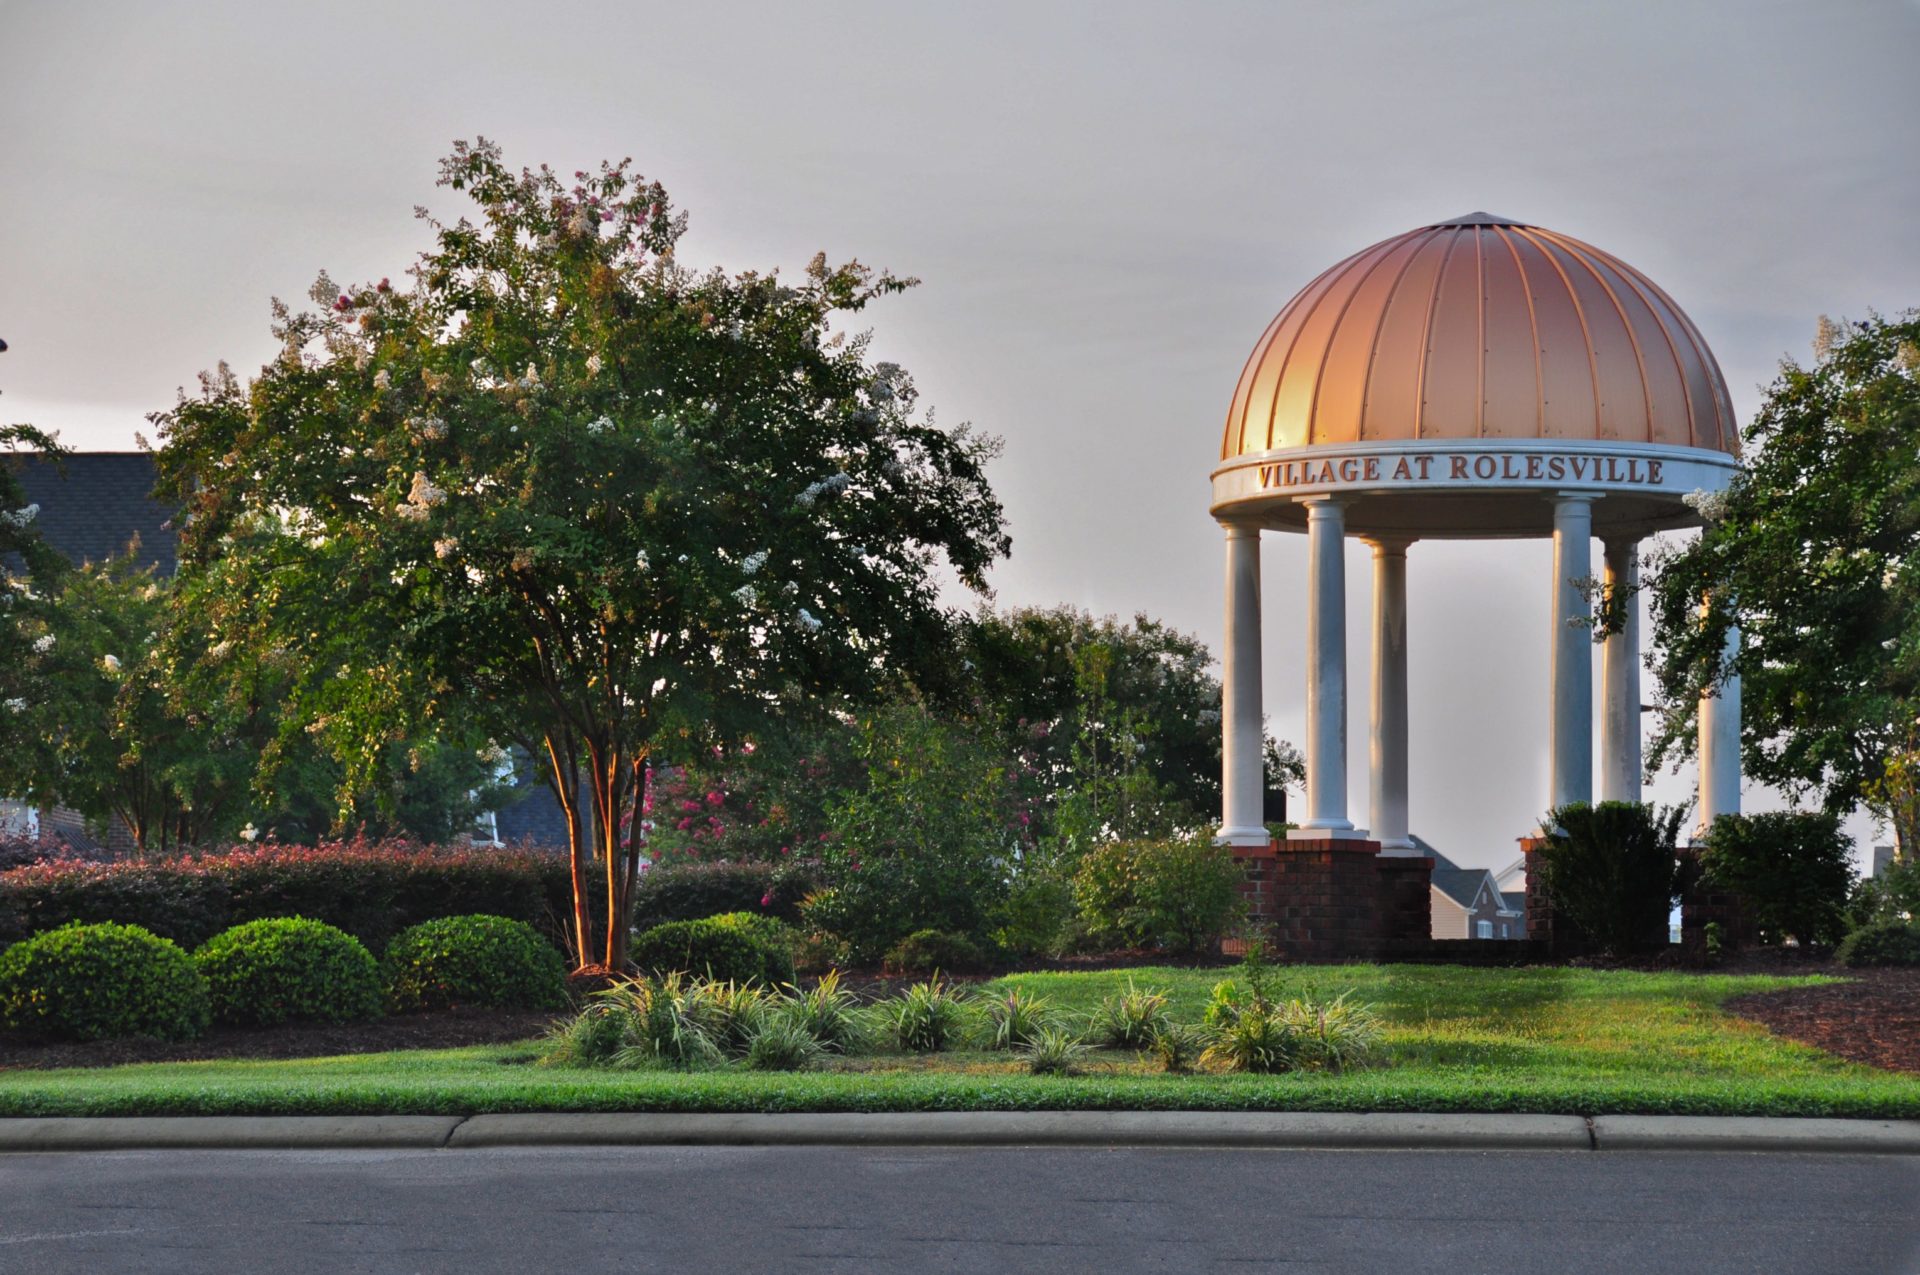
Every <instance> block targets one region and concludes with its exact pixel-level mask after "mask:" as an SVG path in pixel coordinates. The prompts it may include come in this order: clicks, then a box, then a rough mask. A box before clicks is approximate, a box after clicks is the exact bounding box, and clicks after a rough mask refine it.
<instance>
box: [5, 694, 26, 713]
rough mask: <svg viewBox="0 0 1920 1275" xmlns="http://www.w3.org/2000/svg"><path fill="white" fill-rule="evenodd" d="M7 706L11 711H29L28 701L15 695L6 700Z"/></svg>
mask: <svg viewBox="0 0 1920 1275" xmlns="http://www.w3.org/2000/svg"><path fill="white" fill-rule="evenodd" d="M6 708H7V711H8V712H9V713H24V712H26V711H27V701H25V700H23V699H21V698H19V697H18V696H15V697H14V698H13V699H10V700H8V701H6Z"/></svg>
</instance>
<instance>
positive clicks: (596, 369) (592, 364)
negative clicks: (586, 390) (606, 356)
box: [587, 354, 606, 376]
mask: <svg viewBox="0 0 1920 1275" xmlns="http://www.w3.org/2000/svg"><path fill="white" fill-rule="evenodd" d="M604 366H606V365H605V364H604V363H602V362H601V361H600V356H599V355H598V354H589V355H587V375H588V376H598V375H600V369H601V368H602V367H604Z"/></svg>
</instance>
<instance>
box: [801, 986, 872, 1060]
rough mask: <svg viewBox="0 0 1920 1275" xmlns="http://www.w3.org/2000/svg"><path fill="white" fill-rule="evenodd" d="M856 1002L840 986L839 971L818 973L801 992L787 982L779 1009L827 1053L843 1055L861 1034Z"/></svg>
mask: <svg viewBox="0 0 1920 1275" xmlns="http://www.w3.org/2000/svg"><path fill="white" fill-rule="evenodd" d="M857 1010H858V1005H857V1003H856V1002H855V1000H854V998H853V993H851V992H849V991H848V990H847V989H846V988H844V987H842V986H841V985H840V971H839V970H829V971H827V972H826V973H825V974H822V975H821V976H820V978H819V981H817V982H816V983H815V984H814V985H813V986H812V987H809V988H807V989H805V990H804V991H803V990H801V989H800V988H798V987H795V986H793V985H792V984H788V985H787V995H786V998H785V1003H784V1004H783V1006H782V1007H781V1012H782V1013H783V1014H784V1015H785V1016H786V1017H787V1019H788V1020H789V1021H791V1022H794V1023H797V1024H799V1025H800V1026H801V1027H803V1028H804V1029H805V1030H806V1032H807V1034H808V1035H809V1036H811V1037H813V1039H814V1041H815V1042H816V1043H818V1044H819V1046H820V1048H822V1049H824V1050H826V1051H827V1052H828V1053H834V1054H847V1053H852V1052H853V1051H854V1050H855V1049H856V1048H858V1047H859V1045H860V1043H861V1041H862V1040H863V1039H864V1037H865V1032H864V1031H863V1030H862V1028H861V1023H860V1016H859V1013H858V1012H857Z"/></svg>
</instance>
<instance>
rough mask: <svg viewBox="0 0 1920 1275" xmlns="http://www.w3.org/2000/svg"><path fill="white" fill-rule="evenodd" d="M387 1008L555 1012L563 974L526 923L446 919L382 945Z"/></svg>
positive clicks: (562, 997)
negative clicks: (466, 1007)
mask: <svg viewBox="0 0 1920 1275" xmlns="http://www.w3.org/2000/svg"><path fill="white" fill-rule="evenodd" d="M384 964H385V967H386V977H387V1003H388V1005H390V1006H391V1007H392V1008H394V1009H396V1010H410V1009H452V1008H454V1007H456V1006H462V1005H487V1006H492V1007H494V1008H496V1009H561V1008H564V1007H565V1005H566V1003H567V970H566V966H564V965H563V964H561V961H560V953H559V951H557V950H556V949H555V948H554V946H553V944H551V943H549V942H547V941H546V940H545V939H543V938H541V937H540V932H539V931H538V930H535V929H534V928H533V927H532V926H531V925H528V924H526V923H525V922H524V921H510V920H508V919H507V918H506V917H504V916H445V917H441V918H440V919H439V920H437V921H423V922H421V923H420V924H419V925H416V926H414V927H412V928H411V929H406V930H402V931H400V933H398V934H396V935H394V938H393V942H392V943H390V944H388V945H387V955H386V959H385V962H384Z"/></svg>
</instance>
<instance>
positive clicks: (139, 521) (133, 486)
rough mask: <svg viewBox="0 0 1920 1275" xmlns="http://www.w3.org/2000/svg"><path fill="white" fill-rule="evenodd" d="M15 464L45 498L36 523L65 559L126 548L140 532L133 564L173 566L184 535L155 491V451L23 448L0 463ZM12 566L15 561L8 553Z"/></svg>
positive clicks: (33, 500)
mask: <svg viewBox="0 0 1920 1275" xmlns="http://www.w3.org/2000/svg"><path fill="white" fill-rule="evenodd" d="M9 463H10V464H14V465H17V469H16V470H15V477H17V478H18V479H19V481H20V486H21V488H22V490H24V491H25V492H26V496H27V500H28V502H29V503H30V504H36V505H39V506H40V512H39V514H38V515H37V516H36V517H35V518H34V526H35V527H37V528H38V529H39V531H40V534H41V536H42V537H43V538H44V539H45V540H46V542H47V543H48V544H49V545H51V546H52V547H53V548H54V549H55V550H56V551H58V552H59V553H60V554H61V555H62V556H63V557H65V558H66V559H67V560H68V561H70V562H73V563H74V564H76V565H78V564H79V563H82V562H102V561H105V560H106V559H108V558H111V557H114V556H115V555H117V554H120V553H124V552H125V551H126V548H127V545H128V544H129V543H130V542H131V541H133V540H134V538H135V537H138V538H139V541H140V547H139V552H138V553H137V555H136V556H135V559H134V561H135V564H136V565H138V566H140V567H142V568H145V567H158V568H159V570H160V572H161V573H162V574H163V575H171V574H172V573H173V569H174V565H175V562H176V561H177V558H178V546H179V539H178V537H177V536H176V535H175V534H174V531H173V525H172V520H173V515H174V510H173V508H172V507H171V506H169V505H165V504H162V503H161V502H159V501H157V500H155V499H154V498H153V481H154V464H153V454H152V453H151V452H73V453H70V454H69V455H67V456H64V457H61V458H60V459H59V460H57V461H50V460H48V459H46V458H45V457H43V456H41V455H38V454H35V453H25V454H22V455H20V456H18V457H14V458H12V459H11V460H7V459H5V458H0V464H9ZM7 566H8V568H9V569H11V570H18V564H17V563H16V562H13V561H9V562H8V563H7Z"/></svg>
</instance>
